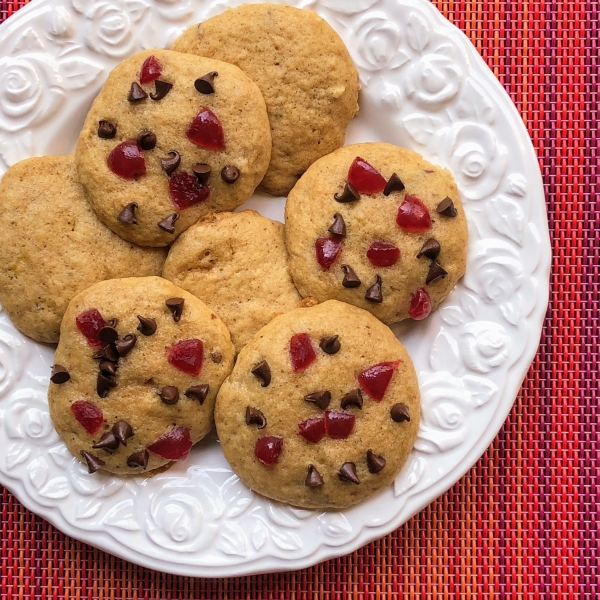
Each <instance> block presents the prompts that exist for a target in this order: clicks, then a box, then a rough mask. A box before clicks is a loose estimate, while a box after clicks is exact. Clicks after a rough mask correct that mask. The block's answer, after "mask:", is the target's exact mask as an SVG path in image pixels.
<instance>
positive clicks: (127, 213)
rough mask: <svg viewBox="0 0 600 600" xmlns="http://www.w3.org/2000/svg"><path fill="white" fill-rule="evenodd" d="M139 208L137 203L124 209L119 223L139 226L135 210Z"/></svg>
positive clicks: (119, 217) (130, 204)
mask: <svg viewBox="0 0 600 600" xmlns="http://www.w3.org/2000/svg"><path fill="white" fill-rule="evenodd" d="M137 207H138V204H137V202H130V203H129V204H126V205H125V206H124V207H123V210H122V211H121V212H120V213H119V216H118V217H117V221H120V222H121V223H125V224H126V225H137V219H136V218H135V209H136V208H137Z"/></svg>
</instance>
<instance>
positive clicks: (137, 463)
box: [127, 450, 148, 469]
mask: <svg viewBox="0 0 600 600" xmlns="http://www.w3.org/2000/svg"><path fill="white" fill-rule="evenodd" d="M127 466H128V467H131V468H132V469H134V468H136V467H141V468H142V469H145V468H146V467H147V466H148V450H140V451H139V452H134V453H133V454H132V455H130V456H128V457H127Z"/></svg>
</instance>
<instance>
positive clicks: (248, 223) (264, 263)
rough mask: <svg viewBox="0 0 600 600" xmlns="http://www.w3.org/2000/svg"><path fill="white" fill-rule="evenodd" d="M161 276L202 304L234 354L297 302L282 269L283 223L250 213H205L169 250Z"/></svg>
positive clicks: (285, 260) (284, 267)
mask: <svg viewBox="0 0 600 600" xmlns="http://www.w3.org/2000/svg"><path fill="white" fill-rule="evenodd" d="M163 277H165V278H166V279H169V280H170V281H172V282H173V283H175V284H177V285H178V286H180V287H182V288H183V289H185V290H187V291H188V292H190V293H192V294H194V295H195V296H197V297H198V298H200V299H201V300H202V301H203V302H206V304H207V305H208V306H210V307H211V308H212V309H213V310H214V311H215V312H216V313H217V314H218V315H219V316H220V317H221V318H222V319H223V321H224V322H225V324H226V325H227V327H228V328H229V331H230V332H231V339H232V341H233V343H234V345H235V348H236V350H237V351H238V352H239V351H240V350H241V349H242V348H243V347H244V346H245V345H246V343H247V342H248V340H249V339H250V338H251V337H252V336H253V335H254V334H255V333H256V332H257V331H258V330H259V329H260V328H261V327H262V326H263V325H266V324H267V323H268V322H269V321H270V320H271V319H273V317H275V316H277V315H279V314H281V313H284V312H286V311H288V310H291V309H293V308H297V307H298V305H299V303H300V301H301V298H300V295H299V294H298V291H297V290H296V288H295V287H294V284H293V283H292V278H291V277H290V273H289V270H288V254H287V250H286V248H285V240H284V237H283V225H282V224H281V223H278V222H277V221H271V219H267V218H265V217H262V216H261V215H259V214H258V213H257V212H255V211H253V210H246V211H243V212H240V213H226V212H224V213H216V214H211V215H209V216H207V217H206V218H204V219H202V220H201V221H199V222H198V223H196V224H195V225H192V226H191V227H190V228H189V229H188V230H187V231H186V232H185V233H183V234H182V235H181V236H180V237H179V239H178V240H177V241H176V242H175V244H173V246H172V247H171V250H170V251H169V255H168V257H167V260H166V262H165V266H164V270H163Z"/></svg>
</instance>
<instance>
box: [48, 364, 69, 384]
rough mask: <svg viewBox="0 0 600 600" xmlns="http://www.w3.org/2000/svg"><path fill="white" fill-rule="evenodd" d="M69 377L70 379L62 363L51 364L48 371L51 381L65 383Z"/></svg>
mask: <svg viewBox="0 0 600 600" xmlns="http://www.w3.org/2000/svg"><path fill="white" fill-rule="evenodd" d="M69 379H71V375H70V374H69V371H67V370H66V369H65V368H64V367H63V366H62V365H52V370H51V371H50V381H51V382H52V383H57V384H61V383H67V381H69Z"/></svg>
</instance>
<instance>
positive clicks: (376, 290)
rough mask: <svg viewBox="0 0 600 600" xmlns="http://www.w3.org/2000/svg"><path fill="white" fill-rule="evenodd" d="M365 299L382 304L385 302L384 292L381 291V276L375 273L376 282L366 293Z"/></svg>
mask: <svg viewBox="0 0 600 600" xmlns="http://www.w3.org/2000/svg"><path fill="white" fill-rule="evenodd" d="M365 300H368V301H369V302H376V303H377V304H380V303H381V302H383V294H382V292H381V277H380V276H379V275H375V283H374V284H373V285H372V286H371V287H370V288H369V289H368V290H367V293H366V294H365Z"/></svg>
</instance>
